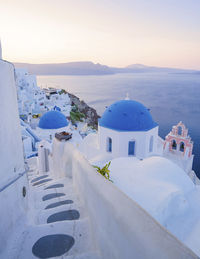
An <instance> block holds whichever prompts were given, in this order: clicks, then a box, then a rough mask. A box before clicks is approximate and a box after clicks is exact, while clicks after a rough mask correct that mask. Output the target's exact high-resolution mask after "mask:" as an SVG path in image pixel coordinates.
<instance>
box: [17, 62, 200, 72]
mask: <svg viewBox="0 0 200 259" xmlns="http://www.w3.org/2000/svg"><path fill="white" fill-rule="evenodd" d="M14 65H15V67H16V68H26V69H28V71H29V72H30V73H31V74H35V75H111V74H117V73H144V72H156V73H160V72H167V73H199V74H200V71H197V70H189V69H178V68H168V67H153V66H145V65H142V64H133V65H129V66H127V67H122V68H117V67H109V66H106V65H101V64H99V63H97V64H95V63H93V62H91V61H80V62H68V63H55V64H53V63H52V64H29V63H14Z"/></svg>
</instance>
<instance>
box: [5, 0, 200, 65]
mask: <svg viewBox="0 0 200 259" xmlns="http://www.w3.org/2000/svg"><path fill="white" fill-rule="evenodd" d="M0 38H1V42H2V49H3V58H4V59H6V60H9V61H11V62H27V63H64V62H71V61H93V62H95V63H101V64H105V65H109V66H116V67H124V66H127V65H130V64H135V63H138V64H145V65H151V66H163V67H178V68H191V69H200V0H0Z"/></svg>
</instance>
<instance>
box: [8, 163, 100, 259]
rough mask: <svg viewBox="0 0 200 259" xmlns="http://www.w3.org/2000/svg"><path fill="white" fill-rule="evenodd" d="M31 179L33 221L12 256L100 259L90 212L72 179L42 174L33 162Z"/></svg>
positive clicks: (30, 203) (31, 218)
mask: <svg viewBox="0 0 200 259" xmlns="http://www.w3.org/2000/svg"><path fill="white" fill-rule="evenodd" d="M28 180H29V212H28V215H27V217H28V219H29V221H28V224H27V226H26V227H25V229H24V231H23V233H21V234H20V238H19V242H18V241H17V240H15V244H14V246H15V249H13V251H15V253H14V254H12V255H11V257H10V258H9V259H11V258H13V259H14V258H15V259H17V258H19V259H21V258H25V259H31V258H62V259H64V258H66V259H100V256H99V255H98V253H97V252H96V250H95V244H94V242H93V239H92V236H91V232H90V221H89V217H88V215H87V211H86V210H85V208H84V205H83V204H82V202H81V201H80V200H79V198H78V197H77V195H76V193H75V192H74V190H73V183H72V179H68V178H62V179H54V178H53V177H52V175H51V174H46V175H39V174H38V172H37V168H36V166H35V164H34V163H33V164H30V165H29V172H28ZM20 240H23V243H22V244H21V243H20ZM17 247H18V248H20V249H17Z"/></svg>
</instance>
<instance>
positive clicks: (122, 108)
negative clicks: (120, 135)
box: [99, 100, 158, 131]
mask: <svg viewBox="0 0 200 259" xmlns="http://www.w3.org/2000/svg"><path fill="white" fill-rule="evenodd" d="M99 125H100V126H101V127H105V128H109V129H113V130H117V131H147V130H150V129H153V128H155V127H156V126H158V124H157V123H156V122H154V120H153V118H152V116H151V114H150V112H149V110H148V109H147V108H146V107H145V106H144V105H143V104H141V103H139V102H136V101H133V100H121V101H117V102H115V103H113V104H112V105H110V106H109V107H108V108H107V109H106V110H105V112H104V113H103V115H102V117H101V118H100V119H99Z"/></svg>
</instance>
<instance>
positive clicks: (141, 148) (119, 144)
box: [98, 126, 158, 159]
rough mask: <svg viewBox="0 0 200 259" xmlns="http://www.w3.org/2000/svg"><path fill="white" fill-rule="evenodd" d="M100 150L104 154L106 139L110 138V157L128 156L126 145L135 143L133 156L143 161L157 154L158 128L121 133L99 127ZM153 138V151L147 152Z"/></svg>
mask: <svg viewBox="0 0 200 259" xmlns="http://www.w3.org/2000/svg"><path fill="white" fill-rule="evenodd" d="M98 134H99V141H100V149H101V151H102V152H106V147H107V138H108V137H110V138H112V155H113V157H114V158H116V157H124V156H125V157H126V156H128V143H129V141H131V140H134V141H135V156H136V157H137V158H139V159H143V158H145V157H148V156H150V155H152V154H155V153H156V152H157V139H158V127H155V128H153V129H151V130H149V131H135V132H133V131H128V132H121V131H115V130H111V129H108V128H104V127H101V126H99V131H98ZM151 136H153V140H154V141H153V151H152V152H149V142H150V138H151Z"/></svg>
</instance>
